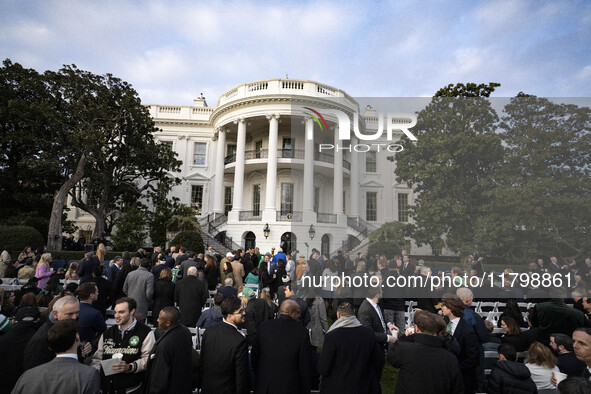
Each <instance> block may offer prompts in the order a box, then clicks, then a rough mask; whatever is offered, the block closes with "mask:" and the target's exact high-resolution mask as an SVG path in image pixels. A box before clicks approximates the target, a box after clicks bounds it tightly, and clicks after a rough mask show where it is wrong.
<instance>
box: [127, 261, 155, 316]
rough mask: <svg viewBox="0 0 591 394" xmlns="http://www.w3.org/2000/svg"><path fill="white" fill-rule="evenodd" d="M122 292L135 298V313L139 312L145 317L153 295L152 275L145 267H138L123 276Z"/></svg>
mask: <svg viewBox="0 0 591 394" xmlns="http://www.w3.org/2000/svg"><path fill="white" fill-rule="evenodd" d="M123 292H124V293H125V294H127V296H128V297H131V298H133V299H134V300H136V302H137V308H136V310H135V311H136V313H141V314H142V316H143V317H144V318H146V315H147V314H148V309H149V308H150V302H151V301H152V296H153V295H154V275H152V273H151V272H150V271H148V270H147V269H146V268H144V267H139V268H138V269H136V270H135V271H132V272H130V273H129V274H128V275H127V278H125V283H124V284H123Z"/></svg>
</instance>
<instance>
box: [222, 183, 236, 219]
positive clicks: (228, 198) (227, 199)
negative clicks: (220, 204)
mask: <svg viewBox="0 0 591 394" xmlns="http://www.w3.org/2000/svg"><path fill="white" fill-rule="evenodd" d="M233 194H234V188H233V187H232V186H226V193H225V195H224V214H225V215H226V216H227V215H228V212H230V211H231V210H232V197H233Z"/></svg>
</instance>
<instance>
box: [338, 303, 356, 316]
mask: <svg viewBox="0 0 591 394" xmlns="http://www.w3.org/2000/svg"><path fill="white" fill-rule="evenodd" d="M337 311H338V312H339V313H340V314H341V316H353V315H354V314H355V311H354V310H353V305H351V303H350V302H349V301H343V302H341V303H339V307H338V308H337Z"/></svg>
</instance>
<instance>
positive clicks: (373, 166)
mask: <svg viewBox="0 0 591 394" xmlns="http://www.w3.org/2000/svg"><path fill="white" fill-rule="evenodd" d="M376 171H377V163H376V152H372V151H370V152H367V153H366V154H365V172H376Z"/></svg>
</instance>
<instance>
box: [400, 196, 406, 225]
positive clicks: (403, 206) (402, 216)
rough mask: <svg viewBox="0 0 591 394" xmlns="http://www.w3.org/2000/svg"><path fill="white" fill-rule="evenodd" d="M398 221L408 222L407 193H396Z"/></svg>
mask: <svg viewBox="0 0 591 394" xmlns="http://www.w3.org/2000/svg"><path fill="white" fill-rule="evenodd" d="M398 221H399V222H408V194H406V193H398Z"/></svg>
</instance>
